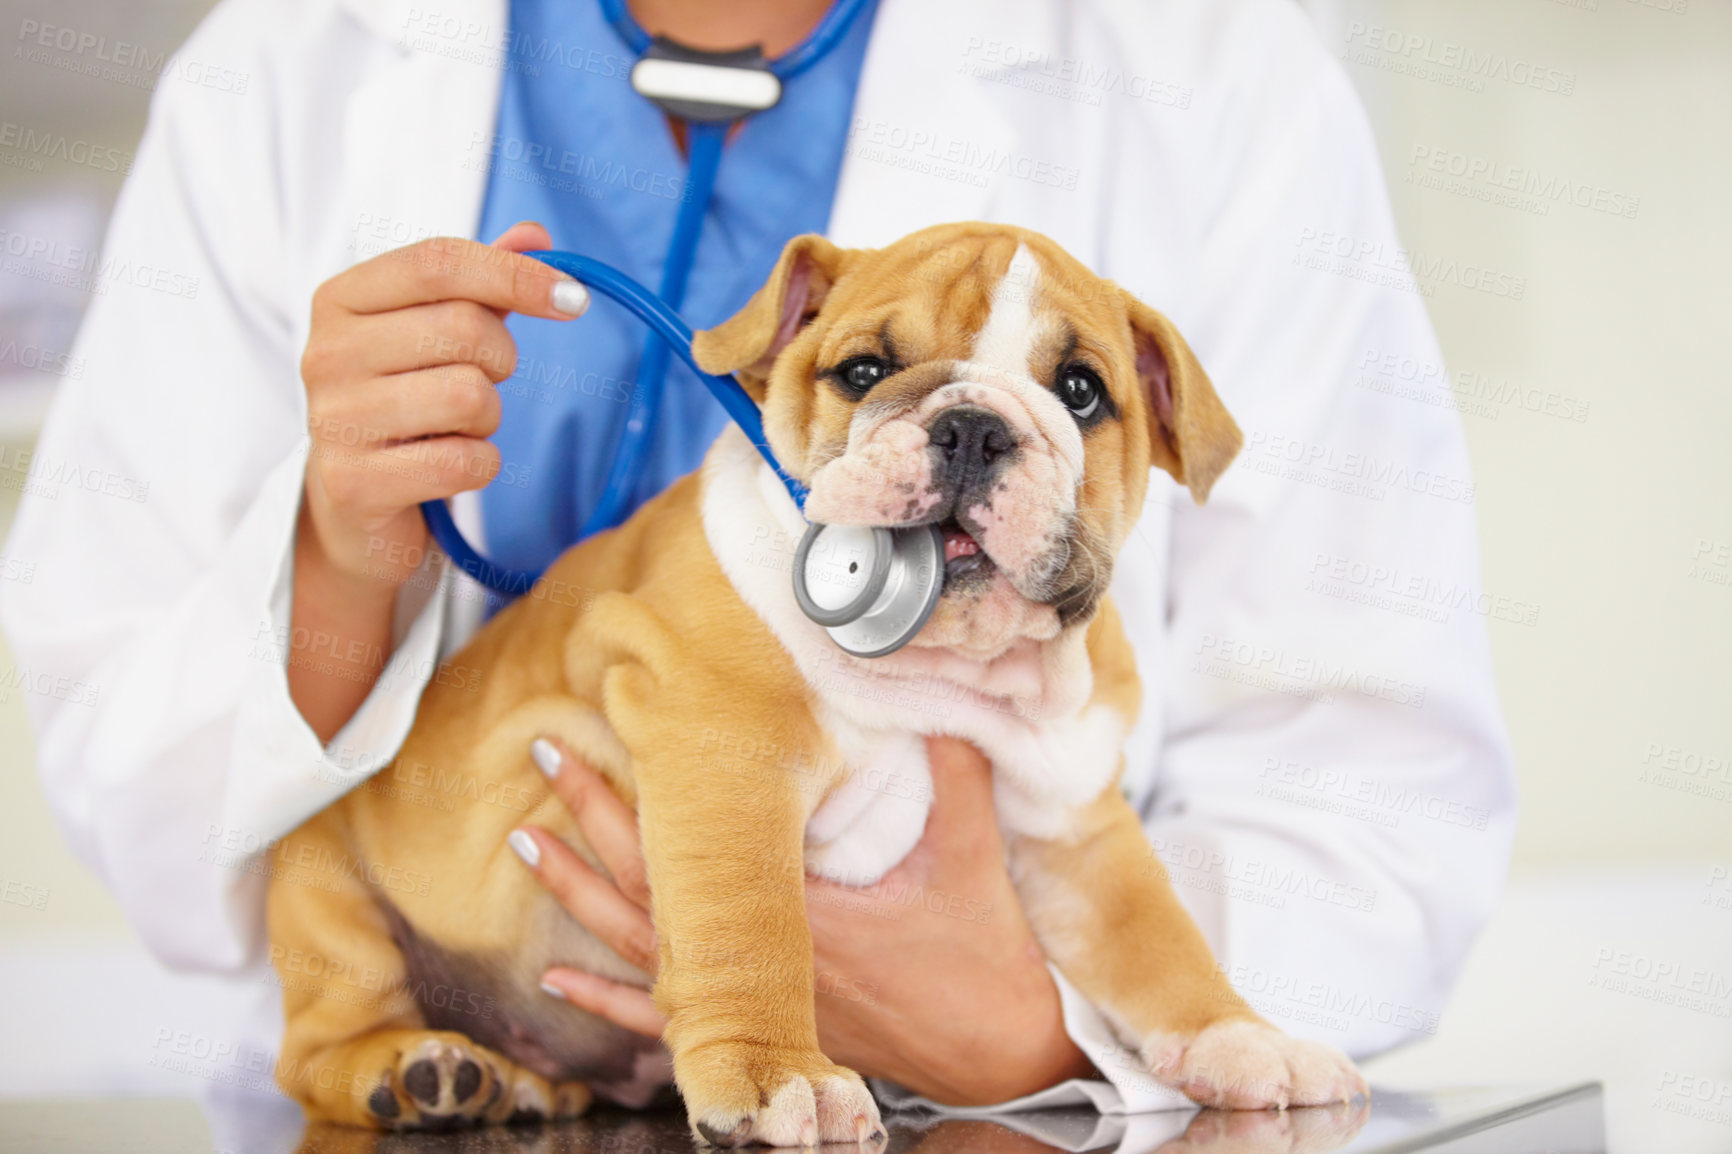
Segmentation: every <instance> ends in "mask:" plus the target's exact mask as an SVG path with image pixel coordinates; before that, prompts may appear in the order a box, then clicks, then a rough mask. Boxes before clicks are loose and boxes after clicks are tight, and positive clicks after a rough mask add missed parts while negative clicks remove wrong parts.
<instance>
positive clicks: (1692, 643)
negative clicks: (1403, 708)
mask: <svg viewBox="0 0 1732 1154" xmlns="http://www.w3.org/2000/svg"><path fill="white" fill-rule="evenodd" d="M207 7H208V5H207V4H205V3H203V2H201V0H126V2H123V0H55V3H53V4H52V5H50V4H48V3H46V2H45V0H22V2H20V0H7V2H6V3H5V4H4V5H3V10H4V12H5V16H4V19H3V20H0V28H3V29H5V30H6V32H7V38H8V39H15V38H17V37H19V36H20V34H21V33H20V30H21V28H22V27H23V24H24V22H25V21H29V20H38V21H52V22H57V23H63V24H67V25H78V26H80V27H86V28H90V29H97V30H100V31H101V32H102V33H103V34H105V35H107V36H108V37H110V38H111V39H115V40H125V41H129V42H132V43H136V44H139V45H141V46H142V47H143V48H144V49H145V50H146V51H147V52H148V53H152V54H154V53H159V52H167V51H169V50H171V49H172V48H173V47H174V46H175V45H177V44H178V43H179V42H180V41H181V40H182V39H183V38H184V37H185V35H186V34H187V33H188V32H189V31H190V30H191V28H192V26H193V25H194V23H196V21H197V20H198V19H199V17H200V16H201V15H202V14H203V12H204V10H205V9H206V8H207ZM1308 7H1309V8H1310V10H1311V12H1312V14H1313V16H1314V18H1315V20H1316V23H1317V26H1318V30H1319V35H1320V36H1321V37H1322V38H1323V40H1324V42H1325V43H1326V44H1328V45H1329V46H1330V48H1331V51H1332V52H1334V53H1335V54H1337V55H1339V56H1340V57H1341V59H1342V62H1343V67H1344V68H1345V69H1346V71H1347V73H1348V75H1349V76H1350V77H1351V78H1352V80H1353V82H1354V83H1355V84H1356V85H1357V86H1358V88H1359V90H1360V92H1361V93H1362V95H1363V97H1364V99H1365V102H1366V104H1367V106H1368V108H1369V109H1370V113H1371V116H1372V119H1373V121H1374V124H1375V127H1376V131H1377V136H1378V140H1379V143H1380V146H1381V150H1382V155H1383V163H1384V170H1385V172H1386V174H1387V177H1388V182H1389V188H1390V194H1391V197H1392V199H1393V201H1394V204H1395V210H1396V215H1397V217H1398V219H1399V221H1400V224H1401V229H1402V235H1403V238H1404V243H1405V244H1406V245H1407V246H1408V248H1409V250H1410V256H1411V258H1412V260H1411V263H1412V264H1413V266H1414V268H1415V272H1416V275H1417V279H1418V281H1419V284H1420V285H1421V288H1422V291H1425V292H1426V293H1427V297H1428V301H1427V303H1428V306H1429V308H1430V310H1431V316H1432V319H1433V321H1434V323H1435V324H1436V326H1437V329H1438V332H1439V335H1440V337H1441V339H1442V344H1443V348H1444V351H1445V353H1446V357H1447V361H1448V364H1447V376H1445V375H1442V374H1441V373H1440V372H1432V373H1430V374H1427V373H1426V372H1425V370H1424V369H1422V368H1421V367H1417V366H1399V365H1397V366H1393V367H1390V366H1382V367H1380V366H1378V365H1368V366H1367V367H1366V376H1365V377H1364V378H1362V382H1361V383H1362V384H1363V385H1365V386H1366V387H1371V388H1378V389H1381V390H1385V391H1387V392H1388V394H1389V398H1388V399H1389V403H1390V404H1403V403H1411V404H1430V405H1437V404H1446V405H1454V406H1456V407H1458V408H1459V409H1460V411H1461V413H1462V418H1461V419H1462V420H1463V422H1464V424H1465V426H1466V428H1467V432H1468V437H1469V440H1470V443H1471V446H1472V450H1473V456H1474V466H1475V473H1476V476H1475V480H1476V483H1477V498H1476V502H1475V503H1476V506H1477V508H1478V510H1479V517H1480V530H1481V540H1482V547H1483V557H1484V587H1485V589H1486V591H1488V592H1489V593H1492V594H1494V595H1497V596H1501V597H1507V598H1510V599H1513V600H1515V601H1519V602H1522V603H1524V604H1526V605H1529V606H1533V607H1535V609H1534V611H1533V612H1532V614H1531V618H1532V619H1531V621H1529V622H1526V623H1517V622H1514V621H1508V620H1502V619H1499V618H1497V617H1495V616H1494V617H1493V618H1492V619H1491V620H1490V622H1489V627H1490V630H1491V635H1492V643H1493V647H1494V651H1495V656H1496V663H1497V677H1498V685H1499V689H1500V692H1501V694H1502V699H1503V702H1504V707H1505V711H1506V715H1507V718H1508V721H1509V726H1510V730H1511V733H1512V736H1513V738H1514V742H1515V748H1516V753H1517V758H1518V762H1519V766H1520V773H1521V785H1522V794H1523V797H1522V819H1521V827H1520V833H1519V835H1518V838H1517V843H1516V869H1515V875H1514V877H1513V879H1512V881H1511V884H1510V888H1509V891H1508V894H1507V897H1506V899H1505V901H1504V904H1503V907H1502V909H1501V911H1500V912H1499V914H1498V916H1497V918H1496V920H1495V921H1494V922H1493V924H1492V926H1491V928H1490V929H1489V931H1488V932H1487V933H1486V935H1485V937H1484V938H1483V939H1482V941H1481V943H1480V945H1479V947H1478V949H1477V951H1476V953H1475V955H1474V958H1473V960H1472V962H1471V963H1470V966H1469V970H1468V973H1467V975H1466V978H1465V979H1464V981H1463V983H1462V985H1461V987H1460V989H1459V992H1458V995H1457V997H1456V998H1455V1000H1454V1002H1453V1003H1452V1005H1451V1006H1450V1007H1449V1008H1448V1009H1447V1011H1446V1012H1445V1013H1444V1015H1443V1018H1442V1024H1441V1027H1440V1029H1439V1030H1438V1032H1437V1034H1436V1036H1435V1037H1433V1038H1429V1039H1427V1040H1425V1041H1422V1042H1421V1043H1419V1044H1417V1045H1414V1046H1411V1047H1409V1048H1407V1049H1405V1050H1402V1051H1398V1052H1397V1053H1395V1054H1392V1055H1390V1056H1388V1057H1386V1058H1383V1059H1380V1060H1378V1061H1377V1062H1375V1063H1374V1064H1373V1065H1372V1066H1371V1074H1372V1076H1373V1078H1374V1079H1378V1080H1382V1081H1385V1082H1388V1083H1391V1084H1397V1085H1401V1084H1413V1085H1442V1084H1462V1083H1484V1082H1511V1081H1515V1082H1524V1083H1532V1082H1562V1081H1566V1080H1578V1079H1586V1078H1597V1079H1601V1080H1603V1081H1605V1082H1606V1084H1607V1088H1608V1116H1609V1127H1610V1134H1611V1140H1612V1148H1613V1149H1614V1150H1620V1151H1635V1150H1661V1149H1664V1150H1673V1151H1714V1150H1727V1149H1732V452H1729V451H1728V446H1727V440H1728V434H1729V432H1732V369H1729V368H1728V362H1727V358H1726V356H1725V343H1726V334H1727V331H1728V330H1727V322H1726V317H1727V315H1728V314H1729V313H1732V291H1729V290H1728V287H1727V286H1728V284H1732V223H1729V221H1732V215H1729V214H1728V212H1727V209H1726V205H1727V203H1728V199H1729V197H1732V3H1728V2H1726V0H1450V2H1445V0H1384V2H1373V0H1314V2H1313V3H1310V4H1309V5H1308ZM1449 46H1455V51H1456V52H1457V53H1458V54H1460V53H1465V52H1471V53H1473V54H1474V55H1475V56H1476V57H1487V56H1489V57H1494V58H1495V57H1501V58H1503V59H1504V60H1505V61H1506V64H1505V65H1504V66H1502V67H1501V70H1499V71H1498V72H1497V74H1493V75H1485V74H1480V73H1476V72H1474V71H1472V70H1470V69H1468V68H1465V67H1461V66H1457V65H1452V64H1450V63H1448V61H1449V60H1450V59H1452V57H1451V56H1450V55H1449V51H1450V50H1449ZM7 57H8V59H7V63H6V66H5V69H4V70H3V71H0V109H3V110H4V111H3V112H0V122H4V123H3V124H0V260H3V265H0V533H3V532H4V531H5V529H6V527H7V526H8V525H9V523H10V520H11V515H12V511H13V509H14V507H15V505H16V502H17V498H18V489H19V488H20V487H21V486H22V484H23V482H24V478H25V475H26V472H27V469H28V464H27V462H21V458H20V457H19V453H20V452H21V451H23V450H26V449H27V448H28V447H29V445H30V443H31V441H32V439H33V437H34V433H35V430H36V428H37V426H38V424H39V422H40V419H41V414H42V412H43V409H44V407H45V404H46V401H47V398H48V397H49V396H50V395H51V394H52V390H53V388H54V387H55V384H56V382H57V381H58V380H59V379H60V378H61V377H62V376H64V375H67V374H69V373H70V374H75V373H76V372H77V371H78V365H77V364H76V363H75V362H72V361H71V360H70V359H69V350H70V348H71V343H72V336H73V333H74V331H75V328H76V324H77V319H78V315H79V312H80V310H81V308H82V305H83V298H82V296H81V295H80V293H79V292H78V291H77V290H74V289H70V288H57V287H54V286H51V285H48V284H46V283H44V282H43V281H42V280H41V279H39V278H38V274H39V273H40V271H41V269H40V267H39V266H38V265H35V264H33V263H32V260H31V258H30V256H29V255H28V253H25V252H22V251H20V252H15V251H13V250H14V248H22V245H21V242H20V240H19V238H21V237H27V236H50V237H53V238H55V239H56V240H58V241H59V242H60V243H63V244H65V245H68V246H84V247H90V246H94V245H97V244H98V243H99V242H100V237H101V233H102V230H103V227H104V223H105V220H106V215H107V212H108V209H109V206H110V204H111V202H112V200H113V197H114V195H115V193H116V192H117V191H118V189H119V186H120V182H121V178H122V171H123V170H124V167H125V164H126V162H127V161H128V160H129V159H130V156H131V152H132V150H133V148H134V147H135V146H136V142H137V139H138V136H139V133H140V132H141V131H142V128H143V124H144V117H145V112H146V105H147V101H148V99H149V90H148V87H145V86H133V85H128V84H124V83H119V82H114V81H108V80H96V79H92V78H89V77H84V76H79V75H75V74H72V73H68V72H64V71H61V70H58V69H56V68H53V67H47V66H43V65H40V64H36V63H33V62H30V61H28V60H24V59H20V58H17V57H16V56H15V55H14V53H11V52H8V53H7ZM1428 59H1429V61H1430V62H1429V63H1428ZM1518 76H1519V77H1529V76H1537V77H1539V78H1540V83H1539V84H1538V85H1537V86H1536V85H1524V84H1519V83H1516V82H1515V80H1514V79H1512V77H1518ZM148 79H149V78H148V77H146V80H148ZM24 129H28V130H31V131H33V132H35V133H37V134H44V133H48V134H58V135H61V136H64V137H65V138H66V140H67V142H69V143H78V144H81V145H82V147H81V148H79V149H70V148H68V149H67V150H66V153H67V157H68V158H62V157H61V156H59V155H53V156H47V157H44V156H42V155H40V154H39V153H36V152H32V151H31V150H30V149H28V148H27V147H24V146H23V143H22V138H21V137H20V136H19V135H18V133H19V132H21V131H22V130H24ZM9 134H10V135H9ZM72 156H77V157H80V158H82V159H81V160H74V159H70V157H72ZM1511 185H1513V186H1514V188H1513V189H1512V188H1511V187H1510V186H1511ZM1448 262H1456V263H1459V264H1472V265H1476V266H1478V267H1483V268H1489V269H1493V270H1496V271H1498V272H1500V273H1502V274H1505V275H1506V276H1507V277H1508V278H1509V280H1508V281H1507V282H1506V283H1509V284H1514V283H1516V282H1517V281H1519V282H1520V285H1521V291H1520V299H1514V297H1513V295H1510V296H1505V295H1496V294H1492V293H1487V292H1480V291H1474V290H1473V289H1471V288H1467V287H1464V286H1463V285H1462V284H1460V283H1457V281H1456V280H1454V279H1451V278H1448V277H1428V275H1427V273H1426V270H1427V269H1428V268H1437V267H1439V266H1440V265H1442V264H1446V263H1448ZM31 578H32V574H31V573H30V571H29V567H28V564H27V562H26V561H25V560H24V559H21V558H5V557H3V556H0V597H3V596H5V589H6V586H7V584H8V583H10V582H14V581H28V580H30V579H31ZM13 669H14V666H13V662H12V659H11V656H10V654H9V653H8V652H7V651H6V650H5V648H4V642H3V641H0V672H3V671H9V670H13ZM0 767H3V771H0V899H3V900H0V990H3V991H4V996H3V997H0V1037H5V1038H7V1039H13V1040H18V1039H26V1038H27V1039H30V1040H31V1045H30V1046H28V1047H23V1046H8V1047H5V1048H4V1050H0V1095H42V1094H54V1095H80V1096H84V1095H91V1094H102V1093H126V1094H154V1095H178V1094H193V1093H197V1092H198V1090H199V1089H200V1088H201V1087H200V1086H198V1085H195V1084H193V1082H194V1080H192V1079H188V1078H187V1077H186V1076H185V1075H183V1074H177V1073H173V1072H170V1071H167V1070H164V1069H161V1068H159V1067H157V1066H155V1065H153V1063H152V1054H153V1041H152V1036H153V1033H154V1031H155V1030H156V1029H157V1028H158V1027H157V1023H159V1022H160V1021H161V1020H163V1016H162V1011H161V1007H162V1006H163V1005H164V1004H168V1003H178V1004H181V1005H183V1006H184V1007H185V1008H184V1010H183V1011H178V1012H179V1013H180V1015H181V1016H179V1017H177V1018H176V1019H175V1020H177V1021H189V1022H196V1021H199V1020H214V1019H215V1018H217V1017H219V1016H220V1015H222V1014H223V1013H224V1012H225V1000H224V998H223V996H222V991H221V990H220V989H214V990H213V988H212V987H210V986H209V985H206V984H202V983H201V984H198V985H196V986H195V985H192V984H190V983H188V982H186V981H185V980H184V979H177V978H173V977H171V976H169V975H166V974H164V973H162V972H161V971H160V970H158V969H157V968H156V967H154V966H153V965H152V964H151V963H149V962H148V961H147V960H146V959H145V958H144V957H143V954H142V952H141V951H140V950H139V949H138V948H137V947H136V945H135V944H134V943H133V942H132V939H131V937H130V934H129V932H128V930H127V928H126V926H125V924H124V922H123V921H122V920H121V918H120V915H119V913H118V911H117V909H116V907H115V906H114V904H113V903H112V901H110V899H109V898H108V897H107V895H106V894H105V893H104V891H103V890H102V888H101V887H100V885H99V884H98V883H97V882H96V881H95V880H94V879H93V878H92V877H91V875H90V874H89V873H88V872H87V871H85V870H84V869H83V868H82V867H81V866H80V865H78V864H77V863H76V862H75V861H74V860H73V859H72V858H71V857H70V855H69V854H68V853H67V851H66V850H65V848H64V847H63V846H62V844H61V842H60V838H59V835H58V832H57V831H56V829H55V828H54V825H53V822H52V819H51V818H50V816H49V814H48V811H47V809H46V807H45V805H44V804H43V801H42V799H41V795H40V792H39V790H38V788H37V785H36V782H35V773H34V760H33V755H32V743H31V738H30V735H29V731H28V727H27V724H26V720H25V713H24V708H23V705H22V703H21V701H20V700H19V690H18V688H17V687H16V686H15V685H10V687H9V682H8V681H7V679H5V678H0ZM1666 967H1669V968H1670V970H1669V971H1667V970H1666V969H1665V968H1666ZM1656 968H1660V969H1661V970H1662V972H1676V973H1679V974H1682V975H1684V977H1683V978H1682V979H1680V980H1681V981H1683V982H1686V983H1694V984H1695V985H1696V986H1697V988H1696V990H1695V991H1694V993H1692V994H1690V996H1689V997H1688V998H1686V999H1684V1001H1687V1002H1688V1004H1680V999H1679V998H1678V997H1677V996H1676V995H1677V994H1678V993H1680V992H1686V991H1681V990H1680V988H1679V987H1677V986H1676V985H1674V984H1673V983H1672V982H1670V981H1668V980H1666V979H1660V980H1655V979H1653V978H1652V977H1646V978H1644V977H1642V976H1640V975H1641V974H1651V973H1652V972H1653V970H1654V969H1656ZM1619 970H1628V971H1629V973H1627V974H1619V973H1618V972H1617V971H1619ZM1608 979H1609V980H1608ZM201 1016H208V1017H201Z"/></svg>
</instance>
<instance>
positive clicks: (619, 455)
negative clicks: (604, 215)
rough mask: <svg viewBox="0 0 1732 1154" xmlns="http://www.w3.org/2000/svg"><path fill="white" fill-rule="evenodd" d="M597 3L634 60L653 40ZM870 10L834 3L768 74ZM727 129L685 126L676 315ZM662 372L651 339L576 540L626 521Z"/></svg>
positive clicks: (799, 65) (611, 0)
mask: <svg viewBox="0 0 1732 1154" xmlns="http://www.w3.org/2000/svg"><path fill="white" fill-rule="evenodd" d="M600 3H601V11H602V15H603V16H605V17H606V18H607V21H608V23H610V24H612V25H613V28H614V31H615V32H616V33H618V34H619V37H620V39H621V40H623V41H625V43H626V46H627V47H629V48H630V49H631V50H632V51H633V52H635V53H637V54H638V55H639V56H642V55H643V54H644V53H645V52H646V51H648V50H649V47H650V44H651V43H652V38H651V37H650V35H649V33H647V32H645V31H644V30H643V27H642V26H641V25H639V24H638V22H637V21H636V20H634V19H632V17H631V13H630V12H628V11H627V10H626V0H600ZM869 3H871V0H836V3H835V4H833V5H832V6H831V7H830V10H829V11H828V12H826V13H825V14H824V18H823V19H822V20H820V21H819V22H818V26H817V27H816V28H814V29H812V32H811V34H810V35H808V36H807V37H806V39H805V40H804V41H802V42H801V43H800V44H799V45H797V46H796V47H794V48H793V49H792V50H791V51H789V52H788V53H786V54H785V55H783V56H780V57H778V58H776V59H775V60H771V61H768V62H767V66H768V68H769V71H770V73H771V74H772V75H773V76H775V77H776V79H777V80H779V81H782V82H783V83H786V82H787V81H789V80H792V79H793V78H794V77H796V76H798V75H800V74H801V73H802V72H805V71H806V70H808V69H809V68H811V67H812V66H813V65H815V64H817V63H818V61H820V60H822V59H823V58H824V57H825V56H826V55H828V54H829V52H830V51H831V50H832V49H833V48H835V47H836V46H837V45H838V44H840V43H841V42H842V37H843V36H845V35H847V33H848V29H849V28H851V27H852V26H853V24H854V19H855V17H857V16H858V15H859V14H860V13H861V11H862V10H864V9H865V7H866V6H867V4H869ZM728 127H729V125H728V124H726V123H709V124H700V123H693V122H690V121H688V122H687V123H686V147H687V150H688V153H689V156H690V161H689V164H688V165H687V173H686V196H685V200H684V201H683V203H681V205H680V212H679V216H678V218H676V220H675V222H674V234H673V239H672V240H671V241H670V242H669V244H668V256H667V261H666V263H665V264H663V266H662V283H661V298H662V300H664V301H666V302H667V303H668V304H669V305H672V306H673V307H674V308H676V309H677V308H680V307H681V306H682V305H684V304H685V296H686V281H687V279H688V278H689V276H690V274H691V270H692V264H693V263H694V261H695V260H696V258H697V251H698V234H699V232H700V231H701V230H702V228H703V223H704V214H705V213H706V212H708V211H709V206H710V199H711V197H712V195H713V194H714V192H715V186H716V170H717V168H718V167H720V164H721V159H722V142H723V140H724V138H725V137H726V136H727V132H728ZM667 365H668V346H667V344H666V343H665V342H664V341H662V340H660V339H659V338H658V337H657V336H655V335H654V334H652V335H651V336H650V338H649V339H648V340H647V341H646V342H645V343H644V350H643V356H642V358H641V359H640V360H639V361H638V371H637V387H636V388H635V389H633V390H632V398H631V408H630V410H629V411H628V413H627V415H626V421H625V430H624V432H623V433H622V434H621V436H620V440H619V444H618V445H617V446H615V448H614V456H613V463H612V465H611V466H610V467H609V468H608V474H607V483H606V484H605V485H604V486H603V488H602V492H601V500H600V501H599V502H598V503H597V504H596V507H595V508H594V509H593V510H592V511H591V512H590V515H589V518H588V520H586V521H585V522H584V524H583V528H582V529H581V530H580V531H579V539H580V540H581V539H582V538H584V537H588V536H590V535H591V534H594V533H599V532H600V531H601V530H603V529H611V528H613V527H614V526H616V525H618V524H619V523H620V522H621V521H623V520H625V518H626V515H627V512H628V509H627V506H628V505H629V504H630V502H631V499H632V497H633V495H634V492H635V490H636V488H637V485H638V481H639V479H640V478H641V477H642V476H643V463H644V458H645V456H646V455H647V454H648V452H649V441H650V434H651V433H652V432H654V430H655V420H656V415H657V413H659V412H660V410H661V401H662V384H663V381H664V379H665V378H666V376H667Z"/></svg>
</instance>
